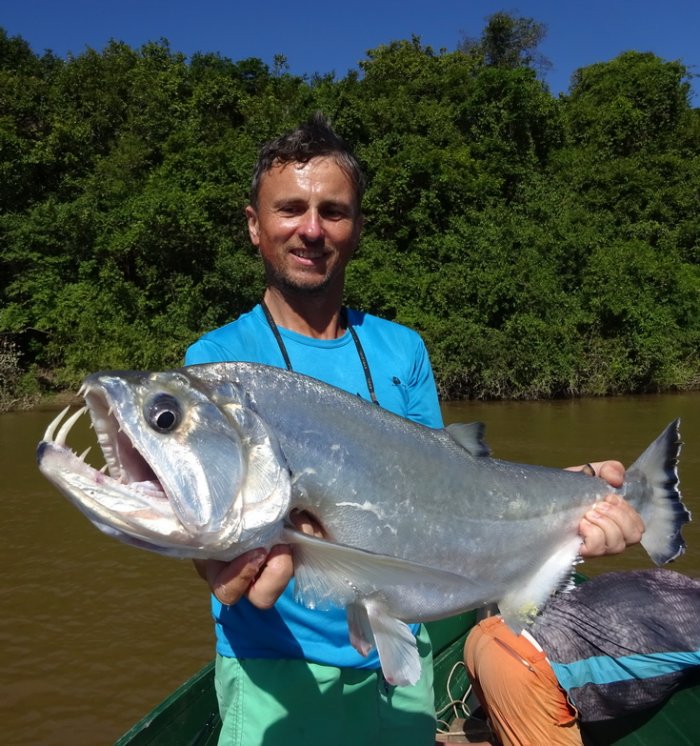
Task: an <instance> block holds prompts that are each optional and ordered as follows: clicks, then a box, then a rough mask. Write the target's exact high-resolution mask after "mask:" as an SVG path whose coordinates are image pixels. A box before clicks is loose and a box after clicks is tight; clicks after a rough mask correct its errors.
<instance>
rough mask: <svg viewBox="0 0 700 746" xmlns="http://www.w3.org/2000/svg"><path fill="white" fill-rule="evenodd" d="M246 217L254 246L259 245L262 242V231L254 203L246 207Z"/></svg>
mask: <svg viewBox="0 0 700 746" xmlns="http://www.w3.org/2000/svg"><path fill="white" fill-rule="evenodd" d="M245 217H246V220H247V221H248V235H249V236H250V241H251V243H252V244H253V246H257V245H258V244H259V243H260V231H259V228H258V226H259V224H258V213H257V212H256V210H255V208H254V207H253V206H252V205H248V206H247V207H246V208H245Z"/></svg>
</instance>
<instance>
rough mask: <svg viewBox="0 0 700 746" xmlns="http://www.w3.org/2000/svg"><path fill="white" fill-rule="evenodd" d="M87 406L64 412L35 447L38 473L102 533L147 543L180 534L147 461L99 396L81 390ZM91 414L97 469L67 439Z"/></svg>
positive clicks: (66, 409) (174, 517)
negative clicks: (97, 451) (98, 461)
mask: <svg viewBox="0 0 700 746" xmlns="http://www.w3.org/2000/svg"><path fill="white" fill-rule="evenodd" d="M80 393H81V395H83V396H84V398H85V403H86V406H83V407H82V408H80V409H79V410H78V411H77V412H74V413H73V414H72V415H71V416H70V417H68V418H67V419H66V415H67V413H68V410H69V407H66V408H65V409H64V410H63V411H62V412H60V413H59V414H58V416H57V417H56V418H55V419H54V420H53V421H52V422H51V423H50V424H49V426H48V427H47V429H46V432H45V433H44V437H43V439H42V441H41V443H39V446H38V450H37V460H38V463H39V469H40V470H41V472H42V473H43V474H44V475H45V476H46V477H47V478H48V479H49V480H50V481H51V482H52V483H53V484H54V485H55V486H56V487H58V488H59V489H60V490H61V491H62V492H63V493H64V494H65V495H66V496H67V497H68V498H69V499H70V500H71V501H72V502H74V503H76V504H77V505H78V507H79V508H80V509H81V510H82V511H83V512H84V513H86V515H87V516H88V517H89V518H90V519H91V520H92V521H93V522H95V523H96V524H97V525H98V527H100V528H101V529H102V530H105V531H106V533H110V534H114V533H115V532H117V533H118V532H124V533H125V534H128V535H130V536H132V537H135V538H136V539H140V540H144V541H148V538H149V537H150V536H153V537H162V535H163V533H164V529H166V526H167V530H166V531H165V533H166V534H170V535H173V534H181V533H182V531H183V526H182V524H181V522H180V521H179V520H178V518H177V515H176V514H175V512H174V510H173V507H172V504H171V501H170V499H169V497H168V494H167V493H166V491H165V490H164V488H163V486H162V484H161V482H160V480H159V479H158V477H157V475H156V474H155V472H154V470H153V469H152V468H151V466H150V464H149V463H148V461H147V460H146V459H145V458H144V457H143V455H142V454H141V453H140V452H139V450H138V449H137V448H136V447H135V446H134V444H133V442H132V441H131V439H130V438H129V436H128V434H127V433H126V431H125V430H124V429H123V428H122V427H121V426H120V423H119V421H118V419H117V418H116V416H115V414H114V412H113V410H112V408H111V407H110V405H109V404H108V402H107V401H106V399H105V398H104V395H103V394H101V392H96V391H94V390H89V389H88V390H86V389H85V388H83V389H81V391H80ZM87 412H89V414H90V418H91V421H92V427H93V429H94V430H95V434H96V437H97V443H98V445H99V446H100V449H101V451H102V455H103V457H104V461H105V463H104V466H103V467H102V468H101V469H97V468H95V467H93V466H92V465H91V464H90V463H88V461H87V456H88V453H89V451H90V448H88V449H87V450H86V451H84V452H83V453H82V454H80V455H78V454H77V453H76V452H75V451H74V450H73V449H72V448H71V447H70V446H68V445H67V439H68V436H69V434H70V432H71V430H72V429H73V427H74V426H75V424H76V423H77V422H78V421H79V420H80V418H81V417H82V416H83V415H84V414H86V413H87Z"/></svg>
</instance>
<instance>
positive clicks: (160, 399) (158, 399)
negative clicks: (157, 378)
mask: <svg viewBox="0 0 700 746" xmlns="http://www.w3.org/2000/svg"><path fill="white" fill-rule="evenodd" d="M144 415H145V416H146V421H147V422H148V424H149V425H150V426H151V427H152V428H153V429H154V430H157V431H158V432H159V433H169V432H170V431H171V430H174V429H175V428H176V427H177V426H178V425H179V424H180V421H181V420H182V411H181V410H180V405H179V403H178V401H177V399H176V398H175V397H174V396H171V395H170V394H156V396H154V397H153V398H152V399H151V401H150V402H148V404H147V405H146V406H145V408H144Z"/></svg>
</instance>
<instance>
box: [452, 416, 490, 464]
mask: <svg viewBox="0 0 700 746" xmlns="http://www.w3.org/2000/svg"><path fill="white" fill-rule="evenodd" d="M445 430H447V432H448V433H449V434H450V435H451V436H452V439H453V440H454V441H455V442H456V443H458V444H459V445H460V446H462V448H464V450H465V451H467V452H468V453H470V454H471V455H472V456H490V455H491V449H490V448H489V447H488V446H487V445H486V443H485V442H484V432H485V431H486V425H484V423H483V422H454V423H452V424H451V425H448V426H447V427H446V428H445Z"/></svg>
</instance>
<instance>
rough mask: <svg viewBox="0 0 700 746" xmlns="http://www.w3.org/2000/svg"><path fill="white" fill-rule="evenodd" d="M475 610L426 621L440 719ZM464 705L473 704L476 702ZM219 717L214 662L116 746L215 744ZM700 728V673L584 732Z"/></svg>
mask: <svg viewBox="0 0 700 746" xmlns="http://www.w3.org/2000/svg"><path fill="white" fill-rule="evenodd" d="M475 620H476V614H475V612H470V613H467V614H461V615H459V616H457V617H452V618H450V619H444V620H442V621H439V622H431V623H430V624H428V625H427V626H428V629H429V632H430V637H431V640H432V642H433V651H434V673H435V707H436V710H437V712H438V714H439V716H440V717H441V719H442V720H446V721H450V720H451V719H452V718H453V717H455V716H456V713H455V711H454V710H453V708H451V707H449V706H450V704H452V703H454V701H455V699H458V697H459V696H461V694H460V693H464V692H466V691H467V689H468V685H469V682H468V679H467V675H466V673H465V671H464V666H461V665H459V663H460V662H461V660H462V649H463V647H464V640H465V638H466V635H467V632H468V631H469V629H470V628H471V627H472V626H473V624H474V622H475ZM467 704H468V705H469V706H470V707H471V708H472V709H474V708H476V706H477V703H476V702H475V701H473V700H472V701H468V702H467ZM446 708H447V710H446ZM220 728H221V720H220V718H219V710H218V705H217V701H216V693H215V691H214V664H213V663H209V664H208V665H206V666H205V667H204V668H202V670H201V671H199V672H198V673H196V674H195V675H194V676H193V677H192V678H190V679H188V680H187V681H186V682H185V683H184V684H182V686H180V687H179V688H178V689H176V690H175V691H174V692H173V693H172V694H171V695H170V696H169V697H167V698H166V699H165V700H164V701H163V702H161V704H159V705H158V706H157V707H155V708H154V709H153V710H152V711H151V712H150V713H148V715H146V717H144V718H143V719H142V720H141V721H139V722H138V723H136V725H134V726H133V728H131V729H130V730H129V731H128V732H127V733H125V734H124V735H123V736H122V737H121V738H120V739H119V740H118V741H117V742H116V744H115V746H214V745H215V744H216V743H217V739H218V736H219V730H220ZM699 733H700V677H698V678H697V679H696V680H695V682H694V683H693V684H692V685H691V686H688V687H686V688H684V689H682V690H680V691H678V692H676V693H675V694H674V695H673V696H672V697H671V698H670V699H669V700H668V701H667V702H666V703H665V704H664V706H663V707H662V708H660V709H658V710H650V711H644V712H640V713H637V714H636V715H635V716H634V717H631V718H624V719H620V720H616V721H613V722H612V723H606V724H605V727H604V728H600V729H596V730H591V731H589V732H587V733H586V738H585V741H586V743H587V744H591V745H593V746H608V745H612V744H616V745H618V746H686V745H687V746H694V745H695V744H697V743H698V742H699V740H698V734H699Z"/></svg>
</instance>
